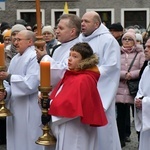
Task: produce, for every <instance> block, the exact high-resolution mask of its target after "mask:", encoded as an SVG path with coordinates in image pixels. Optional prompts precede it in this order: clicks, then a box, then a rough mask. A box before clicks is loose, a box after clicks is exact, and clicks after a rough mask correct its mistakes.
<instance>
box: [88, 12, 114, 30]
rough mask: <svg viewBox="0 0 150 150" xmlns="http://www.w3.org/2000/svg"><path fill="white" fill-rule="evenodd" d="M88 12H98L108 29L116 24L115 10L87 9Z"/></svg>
mask: <svg viewBox="0 0 150 150" xmlns="http://www.w3.org/2000/svg"><path fill="white" fill-rule="evenodd" d="M86 11H96V12H97V13H98V14H99V15H100V17H101V20H102V22H104V23H105V25H106V26H107V27H109V26H110V25H111V24H112V23H114V9H87V10H86Z"/></svg>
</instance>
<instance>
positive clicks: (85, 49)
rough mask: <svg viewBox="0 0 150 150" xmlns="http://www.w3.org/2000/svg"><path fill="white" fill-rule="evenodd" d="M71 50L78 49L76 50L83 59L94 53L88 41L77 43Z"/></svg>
mask: <svg viewBox="0 0 150 150" xmlns="http://www.w3.org/2000/svg"><path fill="white" fill-rule="evenodd" d="M70 51H76V52H78V53H80V54H81V56H82V59H86V58H88V57H91V56H92V55H93V50H92V48H91V46H90V45H89V44H88V43H86V42H82V43H77V44H75V45H74V46H73V47H72V48H71V49H70Z"/></svg>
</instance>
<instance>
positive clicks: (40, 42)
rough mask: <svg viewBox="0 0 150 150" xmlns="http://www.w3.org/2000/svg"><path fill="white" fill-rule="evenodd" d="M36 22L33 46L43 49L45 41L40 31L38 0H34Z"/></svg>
mask: <svg viewBox="0 0 150 150" xmlns="http://www.w3.org/2000/svg"><path fill="white" fill-rule="evenodd" d="M36 22H37V36H36V41H35V43H34V45H35V47H36V48H38V49H40V50H41V51H43V47H44V45H45V41H44V40H43V36H42V32H41V24H42V23H41V10H40V0H36Z"/></svg>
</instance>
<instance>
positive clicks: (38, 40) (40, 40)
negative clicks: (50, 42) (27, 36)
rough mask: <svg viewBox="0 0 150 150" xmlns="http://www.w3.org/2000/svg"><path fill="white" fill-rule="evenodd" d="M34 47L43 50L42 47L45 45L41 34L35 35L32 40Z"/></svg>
mask: <svg viewBox="0 0 150 150" xmlns="http://www.w3.org/2000/svg"><path fill="white" fill-rule="evenodd" d="M34 45H35V47H37V48H38V49H40V50H41V51H43V47H44V45H45V41H44V40H43V36H36V41H35V42H34Z"/></svg>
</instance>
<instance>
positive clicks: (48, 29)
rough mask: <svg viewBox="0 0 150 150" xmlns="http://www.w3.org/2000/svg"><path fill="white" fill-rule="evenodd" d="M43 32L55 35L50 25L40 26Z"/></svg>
mask: <svg viewBox="0 0 150 150" xmlns="http://www.w3.org/2000/svg"><path fill="white" fill-rule="evenodd" d="M44 32H49V33H51V34H52V35H53V36H55V33H54V30H53V28H52V26H44V27H43V28H42V34H43V33H44Z"/></svg>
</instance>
